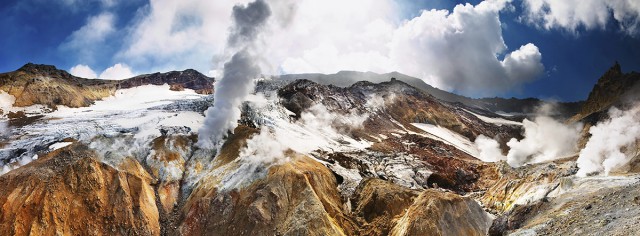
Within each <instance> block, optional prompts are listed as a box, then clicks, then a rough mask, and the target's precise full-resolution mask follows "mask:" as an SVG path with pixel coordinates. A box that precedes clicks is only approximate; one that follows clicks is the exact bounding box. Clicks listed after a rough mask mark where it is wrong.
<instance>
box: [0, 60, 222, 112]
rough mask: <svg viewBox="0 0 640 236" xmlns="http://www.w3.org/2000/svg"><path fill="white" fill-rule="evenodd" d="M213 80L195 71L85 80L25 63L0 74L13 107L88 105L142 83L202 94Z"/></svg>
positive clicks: (208, 90) (0, 83)
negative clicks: (122, 78) (11, 98)
mask: <svg viewBox="0 0 640 236" xmlns="http://www.w3.org/2000/svg"><path fill="white" fill-rule="evenodd" d="M213 81H214V79H213V78H210V77H206V76H204V75H202V74H200V73H199V72H197V71H195V70H186V71H182V72H176V71H172V72H168V73H155V74H149V75H140V76H136V77H133V78H130V79H125V80H97V79H84V78H79V77H76V76H73V75H71V74H69V73H68V72H66V71H63V70H59V69H57V68H56V67H55V66H49V65H37V64H31V63H28V64H26V65H24V66H23V67H21V68H20V69H18V70H16V71H13V72H8V73H2V74H0V90H1V91H4V92H6V93H8V94H9V95H12V96H13V97H14V98H15V103H14V104H13V106H16V107H26V106H31V105H35V104H40V105H46V106H48V107H50V108H55V107H56V106H58V105H64V106H67V107H87V106H89V105H91V104H92V103H93V102H94V101H96V100H100V99H103V98H105V97H108V96H111V95H113V94H114V92H115V91H116V90H117V89H121V88H132V87H137V86H141V85H148V84H152V85H162V84H165V83H166V84H169V85H170V86H172V88H173V89H176V90H181V89H185V88H187V89H193V90H195V91H196V92H198V93H201V94H211V93H212V92H213V85H212V83H213Z"/></svg>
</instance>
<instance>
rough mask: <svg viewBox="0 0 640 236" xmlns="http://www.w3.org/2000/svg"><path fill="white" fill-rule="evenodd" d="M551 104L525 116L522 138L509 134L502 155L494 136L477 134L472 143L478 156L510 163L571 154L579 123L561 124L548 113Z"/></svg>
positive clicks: (544, 159)
mask: <svg viewBox="0 0 640 236" xmlns="http://www.w3.org/2000/svg"><path fill="white" fill-rule="evenodd" d="M551 111H553V108H552V106H550V105H545V106H542V107H540V108H539V109H538V113H539V114H541V115H539V116H537V117H536V118H535V119H534V120H533V121H530V120H528V119H524V120H523V121H522V127H523V128H524V134H523V136H524V138H523V139H521V140H517V139H515V138H512V139H511V140H509V142H507V146H509V152H508V153H507V156H506V157H505V156H504V155H502V152H501V150H500V146H499V144H498V142H496V141H495V140H492V139H489V138H487V137H485V136H482V135H481V136H479V137H478V138H477V139H476V141H475V144H476V146H477V147H478V150H479V151H480V154H479V158H480V159H481V160H484V161H498V160H507V163H508V164H509V165H510V166H513V167H517V166H522V165H525V164H532V163H540V162H546V161H552V160H556V159H558V158H563V157H567V156H569V155H573V154H575V153H576V152H577V151H578V140H579V139H580V131H581V130H582V123H575V124H563V123H561V122H559V121H556V120H554V119H553V118H551V117H549V116H548V114H551Z"/></svg>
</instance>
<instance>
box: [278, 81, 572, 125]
mask: <svg viewBox="0 0 640 236" xmlns="http://www.w3.org/2000/svg"><path fill="white" fill-rule="evenodd" d="M277 78H278V79H280V80H284V81H294V80H299V79H306V80H311V81H313V82H316V83H319V84H323V85H334V86H338V87H349V86H351V85H353V84H354V83H356V82H359V81H369V82H373V83H381V82H385V81H389V79H390V78H395V79H397V80H400V81H402V82H405V83H407V84H409V85H411V86H413V87H415V88H418V89H420V90H422V91H423V92H425V93H427V94H430V95H432V96H434V97H436V98H437V99H440V100H442V101H445V102H451V103H459V104H460V105H463V106H465V107H467V108H468V109H472V110H479V111H480V112H482V111H490V112H507V113H516V114H528V113H535V110H536V108H537V107H539V106H540V105H542V104H544V103H545V101H543V100H540V99H537V98H525V99H518V98H508V99H506V98H499V97H495V98H469V97H465V96H461V95H458V94H455V93H450V92H447V91H444V90H441V89H438V88H435V87H433V86H431V85H429V84H427V83H425V82H424V81H423V80H421V79H418V78H415V77H411V76H408V75H404V74H402V73H398V72H391V73H386V74H377V73H373V72H357V71H340V72H338V73H336V74H318V73H309V74H290V75H281V76H279V77H277ZM581 105H582V102H559V103H556V108H557V109H556V112H557V115H558V116H560V117H564V118H568V117H570V116H572V115H574V114H576V113H577V112H578V111H579V110H580V107H581Z"/></svg>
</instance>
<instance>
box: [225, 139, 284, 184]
mask: <svg viewBox="0 0 640 236" xmlns="http://www.w3.org/2000/svg"><path fill="white" fill-rule="evenodd" d="M281 141H282V140H278V139H276V137H275V136H274V135H273V134H272V133H271V132H270V131H269V127H262V128H261V129H260V133H258V134H256V135H254V136H253V137H251V138H250V139H249V140H247V146H246V147H245V148H243V149H241V150H240V155H239V156H238V160H240V166H239V167H238V169H237V170H236V171H235V172H234V173H233V174H231V175H227V177H226V178H225V179H223V180H222V183H223V184H222V186H221V187H220V189H221V190H225V189H233V188H237V187H240V186H241V185H243V184H244V183H247V182H250V181H251V180H253V179H255V178H258V177H260V176H262V175H265V174H266V171H267V170H268V169H269V167H271V166H272V165H278V164H281V163H284V162H286V161H288V160H289V158H288V157H286V156H285V155H284V152H285V151H286V150H287V149H288V148H287V146H285V145H284V144H283V143H282V142H281Z"/></svg>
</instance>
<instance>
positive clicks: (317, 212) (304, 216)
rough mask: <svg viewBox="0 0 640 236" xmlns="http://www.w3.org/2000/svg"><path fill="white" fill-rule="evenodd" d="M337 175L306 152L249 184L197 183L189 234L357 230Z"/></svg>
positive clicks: (185, 225) (184, 230)
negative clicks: (344, 207)
mask: <svg viewBox="0 0 640 236" xmlns="http://www.w3.org/2000/svg"><path fill="white" fill-rule="evenodd" d="M336 185H337V184H336V180H335V177H333V175H332V173H331V172H330V171H329V170H328V169H327V168H326V167H324V166H323V165H322V164H320V163H318V162H316V161H314V160H312V159H310V158H308V157H304V156H297V157H295V158H294V160H292V161H290V162H287V163H284V164H281V165H277V166H273V167H271V168H270V169H269V170H268V174H267V176H266V177H264V178H262V179H259V180H256V181H255V182H253V183H251V184H250V185H249V186H247V187H243V188H240V189H232V190H222V191H218V189H217V188H214V189H203V188H202V187H196V189H194V192H193V194H192V196H191V197H190V199H189V200H188V201H190V202H189V204H187V205H186V207H185V214H186V215H185V219H184V220H183V221H182V225H181V226H180V233H181V234H183V235H205V234H206V235H352V234H353V232H354V231H355V229H356V226H355V223H353V222H352V221H351V220H350V219H348V218H347V217H346V216H345V215H344V214H343V213H342V209H341V207H342V204H341V201H340V196H339V194H338V191H337V189H336Z"/></svg>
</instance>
